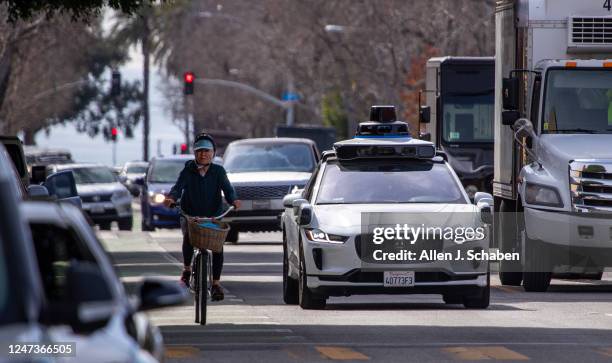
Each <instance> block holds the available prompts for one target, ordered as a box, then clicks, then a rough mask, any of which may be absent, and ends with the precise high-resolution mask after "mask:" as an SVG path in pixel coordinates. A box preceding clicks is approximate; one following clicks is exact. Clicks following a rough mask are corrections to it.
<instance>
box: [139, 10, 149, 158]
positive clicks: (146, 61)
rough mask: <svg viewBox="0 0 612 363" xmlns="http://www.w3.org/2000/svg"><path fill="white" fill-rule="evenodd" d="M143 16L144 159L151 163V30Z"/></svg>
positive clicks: (145, 15)
mask: <svg viewBox="0 0 612 363" xmlns="http://www.w3.org/2000/svg"><path fill="white" fill-rule="evenodd" d="M141 16H142V18H143V19H142V21H143V25H144V26H143V30H142V56H143V58H144V66H143V68H144V74H143V79H144V82H143V83H144V84H143V87H142V88H143V92H142V108H143V109H144V110H143V127H142V133H143V138H142V139H143V140H142V142H143V145H142V149H143V150H142V159H143V160H144V161H149V66H150V56H151V54H150V53H151V52H150V48H151V44H150V42H151V39H150V38H151V29H150V24H149V15H148V14H147V13H146V12H145V13H144V14H143V15H141Z"/></svg>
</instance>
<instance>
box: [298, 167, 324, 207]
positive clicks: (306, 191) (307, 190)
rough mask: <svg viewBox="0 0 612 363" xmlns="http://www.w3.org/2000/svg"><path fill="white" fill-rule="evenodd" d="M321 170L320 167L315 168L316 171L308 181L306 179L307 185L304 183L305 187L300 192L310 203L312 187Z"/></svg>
mask: <svg viewBox="0 0 612 363" xmlns="http://www.w3.org/2000/svg"><path fill="white" fill-rule="evenodd" d="M320 170H321V167H320V166H319V167H317V169H316V170H315V171H314V172H313V173H312V175H311V176H310V179H308V183H306V186H305V187H304V191H303V192H302V196H303V197H304V199H306V200H308V201H310V197H311V196H312V191H313V190H314V185H315V182H316V181H317V177H318V175H319V171H320Z"/></svg>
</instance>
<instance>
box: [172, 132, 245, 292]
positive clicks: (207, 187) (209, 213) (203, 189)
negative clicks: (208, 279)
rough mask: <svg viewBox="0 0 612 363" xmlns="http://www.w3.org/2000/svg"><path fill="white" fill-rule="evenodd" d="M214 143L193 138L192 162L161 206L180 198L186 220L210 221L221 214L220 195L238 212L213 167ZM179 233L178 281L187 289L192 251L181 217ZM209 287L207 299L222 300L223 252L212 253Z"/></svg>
mask: <svg viewBox="0 0 612 363" xmlns="http://www.w3.org/2000/svg"><path fill="white" fill-rule="evenodd" d="M215 149H216V147H215V141H214V139H213V138H212V137H211V136H210V135H208V134H199V135H198V136H196V139H195V142H194V144H193V152H194V155H195V160H189V161H187V162H186V163H185V168H183V170H182V171H181V173H180V174H179V177H178V180H177V181H176V183H175V184H174V186H173V187H172V189H171V190H170V192H169V193H168V195H167V196H166V199H165V200H164V205H166V206H167V207H170V206H171V205H173V204H174V203H176V201H177V200H178V199H179V198H180V200H181V201H180V204H181V209H182V210H183V211H184V212H185V213H186V214H187V215H190V216H197V217H214V216H217V215H220V214H221V213H222V212H223V210H222V209H223V203H222V195H221V192H223V194H224V195H225V200H226V201H227V203H229V204H231V205H233V206H234V207H235V208H236V209H238V208H240V201H239V200H237V199H236V192H235V191H234V188H233V187H232V185H231V184H230V182H229V180H228V178H227V174H226V172H225V169H224V168H223V166H221V165H217V164H213V163H212V160H213V157H214V156H215ZM181 229H182V232H183V265H184V267H183V273H182V274H181V281H182V282H183V283H184V284H185V285H187V286H188V285H189V277H190V276H191V259H192V257H193V247H192V246H191V244H190V243H189V228H188V225H187V221H186V220H185V218H184V217H181ZM212 261H213V262H212V271H213V285H212V288H211V295H212V296H211V297H212V299H213V300H223V297H224V294H223V288H222V287H221V284H220V280H221V271H222V269H223V251H221V252H213V258H212Z"/></svg>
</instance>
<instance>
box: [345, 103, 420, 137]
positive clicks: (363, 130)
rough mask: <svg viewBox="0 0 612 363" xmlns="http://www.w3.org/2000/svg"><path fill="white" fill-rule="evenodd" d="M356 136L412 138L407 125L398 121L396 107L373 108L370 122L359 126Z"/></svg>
mask: <svg viewBox="0 0 612 363" xmlns="http://www.w3.org/2000/svg"><path fill="white" fill-rule="evenodd" d="M356 136H361V137H410V129H409V127H408V124H407V123H405V122H403V121H397V114H396V112H395V106H372V107H371V108H370V121H366V122H361V123H360V124H359V127H358V128H357V133H356Z"/></svg>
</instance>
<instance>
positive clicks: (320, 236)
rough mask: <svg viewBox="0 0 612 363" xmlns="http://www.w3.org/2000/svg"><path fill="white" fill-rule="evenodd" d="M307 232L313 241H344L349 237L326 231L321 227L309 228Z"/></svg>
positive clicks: (307, 235)
mask: <svg viewBox="0 0 612 363" xmlns="http://www.w3.org/2000/svg"><path fill="white" fill-rule="evenodd" d="M305 232H306V237H307V238H308V239H309V240H310V241H313V242H326V243H344V242H346V240H347V239H348V237H346V236H339V235H337V234H330V233H325V232H323V231H322V230H320V229H307V230H306V231H305Z"/></svg>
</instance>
